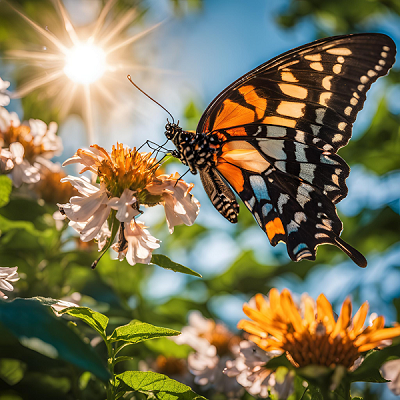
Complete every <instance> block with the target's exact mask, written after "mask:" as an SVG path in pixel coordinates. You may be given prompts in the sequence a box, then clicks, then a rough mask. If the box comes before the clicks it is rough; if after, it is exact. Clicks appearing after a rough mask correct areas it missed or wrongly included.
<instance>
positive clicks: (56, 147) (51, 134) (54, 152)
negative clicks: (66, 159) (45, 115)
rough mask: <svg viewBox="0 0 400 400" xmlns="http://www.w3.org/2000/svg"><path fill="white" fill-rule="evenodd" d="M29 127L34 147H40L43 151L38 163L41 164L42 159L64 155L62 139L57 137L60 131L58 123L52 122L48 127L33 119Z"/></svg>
mask: <svg viewBox="0 0 400 400" xmlns="http://www.w3.org/2000/svg"><path fill="white" fill-rule="evenodd" d="M29 127H30V135H31V136H32V139H33V144H34V146H38V147H39V146H40V148H41V150H42V154H41V156H39V157H37V159H36V161H37V162H40V160H41V158H44V159H50V158H53V157H54V156H59V155H60V154H61V153H62V151H63V145H62V140H61V137H60V136H57V135H56V133H57V129H58V125H57V123H56V122H50V124H49V126H47V124H46V123H45V122H43V121H41V120H40V119H32V118H31V119H30V120H29Z"/></svg>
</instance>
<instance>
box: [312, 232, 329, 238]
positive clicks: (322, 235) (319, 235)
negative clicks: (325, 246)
mask: <svg viewBox="0 0 400 400" xmlns="http://www.w3.org/2000/svg"><path fill="white" fill-rule="evenodd" d="M327 237H329V235H327V234H326V233H321V232H318V233H316V234H315V239H322V238H327Z"/></svg>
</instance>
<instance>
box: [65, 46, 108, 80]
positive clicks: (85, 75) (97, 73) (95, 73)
mask: <svg viewBox="0 0 400 400" xmlns="http://www.w3.org/2000/svg"><path fill="white" fill-rule="evenodd" d="M65 61H66V62H65V67H64V73H65V75H67V76H68V78H69V79H71V81H73V82H76V83H82V84H90V83H93V82H96V81H97V80H98V79H100V78H101V77H102V76H103V74H104V72H105V71H106V56H105V53H104V51H103V50H102V49H101V48H100V47H98V46H95V45H92V44H89V43H80V44H78V45H76V46H74V47H72V49H70V50H69V51H68V53H67V56H66V59H65Z"/></svg>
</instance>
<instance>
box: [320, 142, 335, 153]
mask: <svg viewBox="0 0 400 400" xmlns="http://www.w3.org/2000/svg"><path fill="white" fill-rule="evenodd" d="M322 148H323V149H324V150H325V151H331V150H332V149H333V147H332V146H331V145H330V144H328V143H327V144H324V145H323V146H322Z"/></svg>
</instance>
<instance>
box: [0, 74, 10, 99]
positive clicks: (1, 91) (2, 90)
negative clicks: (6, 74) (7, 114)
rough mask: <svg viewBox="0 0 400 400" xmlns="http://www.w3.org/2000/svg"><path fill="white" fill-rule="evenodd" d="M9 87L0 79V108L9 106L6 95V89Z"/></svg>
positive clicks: (8, 97)
mask: <svg viewBox="0 0 400 400" xmlns="http://www.w3.org/2000/svg"><path fill="white" fill-rule="evenodd" d="M9 86H10V82H8V81H3V79H1V78H0V106H8V105H9V104H10V96H9V95H8V94H7V89H8V87H9Z"/></svg>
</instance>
